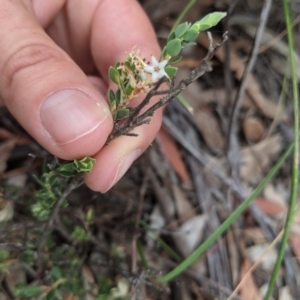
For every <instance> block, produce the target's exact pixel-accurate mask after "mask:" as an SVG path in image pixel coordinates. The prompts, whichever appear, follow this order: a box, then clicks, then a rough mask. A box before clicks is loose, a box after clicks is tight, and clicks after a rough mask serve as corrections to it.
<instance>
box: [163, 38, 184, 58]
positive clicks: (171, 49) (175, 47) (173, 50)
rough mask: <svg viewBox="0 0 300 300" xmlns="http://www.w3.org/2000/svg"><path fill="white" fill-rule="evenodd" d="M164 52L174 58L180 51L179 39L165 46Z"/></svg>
mask: <svg viewBox="0 0 300 300" xmlns="http://www.w3.org/2000/svg"><path fill="white" fill-rule="evenodd" d="M166 51H167V53H168V54H169V55H170V56H176V55H178V54H179V53H180V51H181V41H180V40H179V39H175V40H172V41H170V42H168V44H167V45H166Z"/></svg>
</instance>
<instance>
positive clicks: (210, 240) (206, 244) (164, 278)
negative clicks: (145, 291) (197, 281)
mask: <svg viewBox="0 0 300 300" xmlns="http://www.w3.org/2000/svg"><path fill="white" fill-rule="evenodd" d="M294 143H295V142H293V143H291V144H290V146H289V147H288V148H287V150H286V151H285V152H284V153H283V155H282V156H281V157H280V159H279V160H278V162H277V163H276V164H275V166H274V167H273V168H272V169H271V171H270V172H269V173H268V175H267V176H266V177H265V178H264V179H263V180H262V182H261V183H260V184H259V185H258V186H257V188H256V189H255V190H254V191H253V192H252V193H251V195H250V196H249V197H248V198H246V199H245V201H244V202H243V203H242V204H240V205H239V206H238V207H237V208H236V210H235V211H234V212H233V213H232V214H231V215H230V216H229V217H228V218H227V219H226V220H225V221H224V222H223V223H222V224H221V225H220V226H219V227H218V228H217V229H216V231H215V232H214V233H213V234H211V235H210V236H209V237H208V238H207V239H206V241H205V242H204V243H203V244H201V245H200V246H199V247H198V248H197V249H196V250H195V251H194V252H193V253H192V254H191V255H190V256H189V257H187V258H186V259H185V260H184V261H183V262H182V263H181V264H179V265H178V266H177V267H176V268H174V269H173V270H172V271H171V272H169V273H167V274H166V275H164V276H162V277H160V278H158V281H159V282H162V283H163V282H168V281H170V280H172V279H173V278H175V277H176V276H178V275H179V274H181V273H182V272H184V271H185V270H186V269H187V268H188V267H189V266H191V265H192V264H193V263H194V262H195V261H196V260H197V259H198V258H199V256H200V255H202V254H203V253H204V252H205V251H206V250H207V249H208V248H209V247H210V246H211V245H212V244H213V243H214V242H215V241H216V240H217V239H218V238H219V237H220V236H221V234H223V233H224V232H225V231H226V230H227V228H228V227H229V226H230V225H231V224H232V223H233V222H234V221H235V220H236V219H237V218H238V217H239V216H240V215H241V214H242V213H243V211H244V210H245V209H246V208H247V207H248V205H249V204H250V203H251V202H252V200H253V199H254V198H256V196H258V195H259V193H260V192H261V191H262V189H263V188H264V187H265V186H266V184H267V183H268V182H269V181H270V180H271V179H272V178H273V176H274V175H275V174H276V172H277V171H278V169H279V168H280V167H281V165H282V164H283V163H284V161H285V160H286V158H287V157H288V155H289V154H290V153H291V151H292V149H293V147H294Z"/></svg>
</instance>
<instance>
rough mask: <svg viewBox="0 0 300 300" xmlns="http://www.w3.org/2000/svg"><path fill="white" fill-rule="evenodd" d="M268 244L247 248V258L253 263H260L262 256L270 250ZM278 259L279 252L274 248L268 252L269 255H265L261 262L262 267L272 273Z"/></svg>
mask: <svg viewBox="0 0 300 300" xmlns="http://www.w3.org/2000/svg"><path fill="white" fill-rule="evenodd" d="M268 246H269V245H268V244H262V245H255V246H252V247H249V248H247V250H246V252H247V256H248V258H249V259H250V261H251V262H252V263H255V262H257V261H258V259H259V258H260V256H261V255H262V254H264V253H265V252H266V250H267V248H268ZM276 259H277V251H276V250H275V249H274V248H271V249H269V250H268V255H265V256H264V257H263V258H262V259H261V261H260V266H261V267H262V268H263V269H264V270H265V271H269V272H271V271H272V270H273V267H274V265H275V261H276Z"/></svg>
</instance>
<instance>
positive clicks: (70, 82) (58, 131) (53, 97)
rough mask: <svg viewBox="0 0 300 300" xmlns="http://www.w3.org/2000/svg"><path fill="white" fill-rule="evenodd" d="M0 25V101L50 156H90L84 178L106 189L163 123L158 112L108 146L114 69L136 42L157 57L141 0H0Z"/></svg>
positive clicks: (69, 158) (140, 48) (92, 186)
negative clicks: (110, 72)
mask: <svg viewBox="0 0 300 300" xmlns="http://www.w3.org/2000/svg"><path fill="white" fill-rule="evenodd" d="M0 28H1V31H0V54H1V57H0V74H1V76H0V96H1V99H2V101H3V102H4V103H5V105H6V106H7V107H8V109H9V110H10V111H11V113H12V114H13V115H14V117H15V118H16V119H17V120H18V121H19V122H20V124H21V125H22V126H23V127H24V128H25V129H26V130H27V131H28V132H29V133H30V134H31V135H32V136H33V137H34V138H35V139H36V140H37V141H38V142H39V143H40V144H41V145H42V146H43V147H44V148H45V149H47V150H48V151H49V152H50V153H52V154H54V155H55V156H58V157H60V158H63V159H67V160H72V159H78V158H82V157H85V156H93V157H94V158H95V159H96V163H95V165H94V168H93V170H92V172H91V173H89V174H86V175H85V180H86V183H87V185H88V186H89V187H90V188H91V189H93V190H97V191H101V192H105V191H107V190H108V189H109V188H111V187H112V186H113V185H114V184H115V183H116V182H117V181H118V180H119V179H120V178H121V177H122V175H123V174H124V173H125V172H126V171H127V169H128V168H129V167H130V165H131V163H132V162H133V161H134V160H135V159H136V158H137V157H138V156H139V155H140V154H141V153H142V152H143V151H144V150H145V149H146V148H147V147H148V146H149V144H150V143H151V142H152V140H153V139H154V137H155V135H156V133H157V132H158V130H159V127H160V125H161V111H160V110H159V111H157V112H156V114H155V115H154V117H153V118H152V121H151V124H150V125H144V126H141V127H138V128H136V129H135V133H137V134H138V137H127V136H121V137H119V138H117V139H115V140H113V141H112V142H111V143H110V144H109V145H107V146H104V143H105V141H106V139H107V137H108V135H109V133H110V132H111V130H112V127H113V121H112V117H111V113H110V110H109V107H108V104H107V100H106V92H107V90H108V89H109V88H112V86H113V85H112V83H111V82H109V80H108V76H107V72H108V68H109V66H111V65H114V64H115V63H116V61H122V60H124V58H125V57H126V56H127V54H128V53H129V52H130V51H131V50H132V49H133V47H136V49H139V50H140V52H141V54H142V55H143V57H145V58H147V59H149V58H150V55H151V54H153V55H154V56H156V57H158V56H159V54H160V49H159V46H158V44H157V42H156V37H155V34H154V31H153V29H152V27H151V24H150V22H149V20H148V18H147V16H146V15H145V13H144V12H143V10H142V8H141V7H140V6H139V4H138V3H137V1H136V0H126V1H123V0H114V1H109V0H94V1H92V0H85V1H81V0H69V1H68V0H55V1H43V0H32V1H30V0H10V1H7V0H0ZM45 31H46V32H45ZM100 76H101V78H100Z"/></svg>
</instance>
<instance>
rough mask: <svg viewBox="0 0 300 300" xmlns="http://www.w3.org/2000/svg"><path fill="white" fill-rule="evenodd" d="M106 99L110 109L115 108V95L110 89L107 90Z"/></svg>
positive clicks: (113, 109)
mask: <svg viewBox="0 0 300 300" xmlns="http://www.w3.org/2000/svg"><path fill="white" fill-rule="evenodd" d="M108 100H109V107H110V110H111V111H115V110H116V108H117V104H116V95H115V93H114V92H113V91H112V90H110V91H109V92H108Z"/></svg>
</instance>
